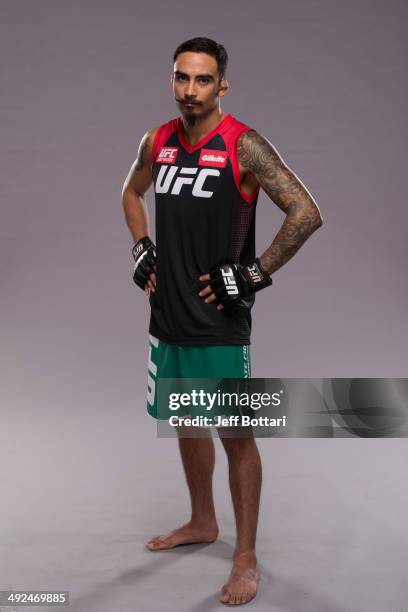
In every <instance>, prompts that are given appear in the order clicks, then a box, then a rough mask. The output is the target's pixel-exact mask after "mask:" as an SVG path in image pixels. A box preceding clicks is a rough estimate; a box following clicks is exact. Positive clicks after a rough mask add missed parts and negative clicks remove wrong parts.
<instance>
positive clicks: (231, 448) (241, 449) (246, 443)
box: [221, 437, 257, 458]
mask: <svg viewBox="0 0 408 612" xmlns="http://www.w3.org/2000/svg"><path fill="white" fill-rule="evenodd" d="M221 441H222V444H223V446H224V449H225V452H226V453H227V456H228V457H229V458H239V457H244V456H246V455H247V454H248V453H252V452H253V451H254V450H256V449H257V447H256V442H255V439H254V438H253V437H247V438H235V437H221Z"/></svg>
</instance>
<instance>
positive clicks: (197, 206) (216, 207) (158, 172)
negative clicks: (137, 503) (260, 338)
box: [122, 38, 322, 604]
mask: <svg viewBox="0 0 408 612" xmlns="http://www.w3.org/2000/svg"><path fill="white" fill-rule="evenodd" d="M173 59H174V72H173V75H172V78H171V82H172V88H173V94H174V98H175V100H176V103H177V106H178V108H179V111H180V114H181V117H179V118H177V119H174V120H172V121H170V122H168V123H166V124H164V125H162V126H160V127H159V128H154V129H151V130H149V131H148V132H147V133H146V134H145V136H144V137H143V139H142V141H141V143H140V147H139V151H138V156H137V159H136V161H135V163H134V164H133V166H132V168H131V170H130V172H129V175H128V177H127V178H126V181H125V184H124V187H123V193H122V197H123V206H124V211H125V218H126V222H127V224H128V227H129V230H130V232H131V234H132V237H133V239H134V241H135V246H134V247H133V256H134V259H135V270H134V280H135V282H136V283H137V284H138V285H139V286H140V287H142V288H143V289H144V291H145V293H147V294H148V295H149V299H150V306H151V319H150V327H149V332H150V352H149V390H148V412H149V413H150V414H151V415H152V416H153V417H155V418H160V406H157V397H156V395H157V394H156V393H155V389H156V384H155V383H156V381H157V379H159V378H161V377H164V378H172V377H173V378H224V377H225V378H243V377H247V376H249V375H250V356H249V344H250V331H251V307H252V305H253V303H254V296H255V292H256V291H258V290H259V289H263V288H264V287H267V286H268V285H270V284H271V282H272V281H271V279H270V275H271V274H273V273H274V272H275V271H276V270H278V269H279V268H280V267H281V266H282V265H283V264H284V263H286V262H287V261H288V260H289V259H290V258H291V257H293V255H294V254H295V253H296V252H297V251H298V250H299V248H300V247H301V245H302V244H303V243H304V242H305V241H306V240H307V238H308V237H309V236H310V235H311V234H312V233H313V232H314V231H315V230H316V229H317V228H318V227H320V226H321V225H322V218H321V215H320V213H319V209H318V207H317V206H316V204H315V202H314V201H313V199H312V197H311V195H310V194H309V192H308V191H307V190H306V189H305V187H304V186H303V185H302V183H301V182H300V181H299V180H298V178H297V177H296V176H295V175H294V174H293V172H291V170H290V169H289V168H288V167H287V166H286V165H285V163H284V162H283V160H282V159H281V157H280V156H279V154H278V152H277V151H276V150H275V149H274V147H273V146H272V145H271V144H270V143H269V142H268V141H267V140H266V139H265V138H263V137H262V136H261V135H260V134H259V133H257V132H256V131H254V130H253V129H251V128H249V127H248V126H247V125H245V124H243V123H241V122H239V121H237V120H236V119H235V118H234V117H232V116H231V115H230V114H225V113H224V112H223V111H222V110H221V106H220V101H221V98H223V97H224V96H225V94H226V93H227V90H228V81H227V80H226V67H227V60H228V56H227V52H226V50H225V49H224V47H223V46H222V45H220V44H218V43H216V42H214V41H213V40H210V39H208V38H195V39H192V40H189V41H186V42H184V43H182V44H181V45H180V46H179V47H178V48H177V49H176V51H175V53H174V58H173ZM152 182H154V188H155V197H156V242H157V245H154V243H153V242H152V241H151V239H150V238H149V234H150V232H149V225H148V215H147V210H146V201H145V193H146V191H147V189H148V188H149V186H150V185H151V184H152ZM260 187H262V188H263V190H264V191H265V192H266V194H267V195H268V196H269V197H270V199H271V200H272V201H273V202H274V203H275V204H276V205H277V206H279V208H280V209H281V210H282V211H283V212H284V213H285V214H286V218H285V220H284V222H283V224H282V226H281V228H280V229H279V231H278V233H277V235H276V236H275V238H274V240H273V242H272V244H271V245H270V246H269V247H268V248H267V249H266V250H265V251H264V252H263V253H262V254H261V256H260V257H259V258H256V257H255V209H256V202H257V197H258V193H259V189H260ZM271 297H272V294H271ZM178 434H179V438H178V441H179V448H180V453H181V457H182V461H183V466H184V470H185V475H186V480H187V484H188V487H189V492H190V497H191V519H190V521H188V522H187V523H186V524H184V525H182V526H181V527H179V528H178V529H175V530H174V531H171V532H170V533H167V534H165V535H161V536H158V537H155V538H153V539H152V540H150V541H149V542H148V543H147V547H148V548H149V549H150V550H152V551H157V550H164V549H170V548H173V547H175V546H178V545H180V544H188V543H198V542H213V541H214V540H215V539H216V538H217V535H218V525H217V520H216V516H215V510H214V503H213V493H212V474H213V469H214V443H213V439H212V437H211V435H208V436H206V437H202V436H197V437H184V436H183V428H182V427H180V428H178ZM220 437H221V440H222V444H223V446H224V448H225V451H226V453H227V457H228V462H229V481H230V490H231V496H232V501H233V507H234V513H235V520H236V528H237V541H236V548H235V551H234V557H233V566H232V571H231V575H230V577H229V579H228V581H227V582H226V584H225V585H224V586H223V588H222V590H221V594H220V601H221V602H222V603H225V604H242V603H246V602H248V601H250V600H251V599H253V597H254V596H255V594H256V590H257V582H258V570H257V559H256V553H255V540H256V529H257V521H258V509H259V500H260V491H261V460H260V456H259V452H258V449H257V446H256V443H255V440H254V438H253V436H251V435H247V436H246V437H234V436H232V437H227V436H222V435H221V436H220Z"/></svg>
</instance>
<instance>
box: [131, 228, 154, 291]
mask: <svg viewBox="0 0 408 612" xmlns="http://www.w3.org/2000/svg"><path fill="white" fill-rule="evenodd" d="M132 255H133V258H134V260H135V267H134V269H133V280H134V281H135V283H136V285H137V286H138V287H140V288H141V289H143V290H144V288H145V285H146V283H147V281H148V280H149V277H150V274H151V273H152V272H155V269H154V268H155V265H156V247H155V245H154V244H153V242H152V241H151V240H150V238H149V237H148V236H145V237H144V238H141V239H140V240H138V241H137V242H136V244H135V246H134V247H133V249H132Z"/></svg>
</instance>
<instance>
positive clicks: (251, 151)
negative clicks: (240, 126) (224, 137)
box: [237, 128, 282, 169]
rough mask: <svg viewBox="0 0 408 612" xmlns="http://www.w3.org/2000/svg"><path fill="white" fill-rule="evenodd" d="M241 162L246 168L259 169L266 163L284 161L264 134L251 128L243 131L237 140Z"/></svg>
mask: <svg viewBox="0 0 408 612" xmlns="http://www.w3.org/2000/svg"><path fill="white" fill-rule="evenodd" d="M237 152H238V159H239V162H240V164H242V166H243V167H245V168H250V169H254V168H256V169H258V168H259V167H260V166H262V165H263V164H265V163H267V162H268V163H271V162H273V161H275V162H279V161H282V160H281V158H280V155H279V153H278V151H277V150H276V149H275V147H274V146H273V145H272V144H271V143H270V142H269V140H267V139H266V138H265V137H264V136H262V134H260V133H259V132H257V131H256V130H254V129H252V128H250V129H249V130H247V131H245V132H242V134H240V136H239V138H238V141H237Z"/></svg>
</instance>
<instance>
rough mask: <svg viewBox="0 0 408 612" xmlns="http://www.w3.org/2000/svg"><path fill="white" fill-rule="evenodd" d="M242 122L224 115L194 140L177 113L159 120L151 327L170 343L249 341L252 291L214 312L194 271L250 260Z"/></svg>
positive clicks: (252, 201)
mask: <svg viewBox="0 0 408 612" xmlns="http://www.w3.org/2000/svg"><path fill="white" fill-rule="evenodd" d="M250 129H251V128H249V127H248V126H247V125H245V124H243V123H241V122H239V121H237V120H236V119H235V118H234V117H233V116H232V115H226V116H224V117H223V118H222V119H221V121H220V123H219V124H218V125H217V126H216V128H215V129H214V130H212V132H210V133H209V134H207V135H206V136H205V137H204V138H202V139H201V140H200V141H199V142H198V143H197V144H196V145H194V146H191V145H190V144H189V143H188V141H187V140H186V138H185V135H184V129H183V122H182V119H181V117H179V118H177V119H172V120H171V121H169V122H168V123H165V124H164V125H162V126H160V128H159V129H158V130H157V132H156V136H155V140H154V143H153V150H152V160H151V161H152V175H153V183H154V191H155V199H156V205H155V210H156V247H157V283H156V291H155V293H151V294H150V306H151V317H150V326H149V332H150V334H152V335H153V336H155V337H157V338H159V339H161V340H163V341H165V342H168V343H169V344H181V345H182V344H186V345H212V344H213V345H227V344H249V343H250V333H251V308H252V305H253V303H254V300H255V297H254V296H252V297H251V299H250V300H247V301H245V302H244V301H241V302H240V303H239V304H237V305H235V306H233V307H232V308H228V309H227V308H225V309H223V310H217V308H216V306H215V305H214V304H211V303H210V304H206V303H205V302H204V299H203V298H201V297H199V296H198V295H197V294H198V292H199V291H200V290H201V289H203V288H204V287H205V286H206V285H208V284H209V283H208V282H206V281H199V280H198V279H199V277H200V276H201V275H203V274H206V273H208V272H209V271H210V270H211V269H212V268H213V267H215V266H221V265H223V264H225V263H241V264H243V265H247V264H250V263H252V262H253V260H254V259H255V208H256V202H257V198H258V193H259V187H258V188H257V189H256V190H255V191H254V192H253V193H252V194H251V195H248V194H246V193H244V192H243V191H242V189H241V185H240V176H239V168H238V154H237V140H238V137H239V136H240V135H241V134H242V133H243V132H245V131H247V130H250Z"/></svg>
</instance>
